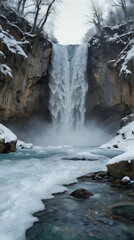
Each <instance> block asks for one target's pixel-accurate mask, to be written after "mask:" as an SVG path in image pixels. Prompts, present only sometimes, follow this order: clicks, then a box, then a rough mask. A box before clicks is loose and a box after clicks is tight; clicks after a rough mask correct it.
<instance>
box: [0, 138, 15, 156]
mask: <svg viewBox="0 0 134 240" xmlns="http://www.w3.org/2000/svg"><path fill="white" fill-rule="evenodd" d="M16 142H17V141H11V142H7V143H6V142H5V141H4V140H0V153H9V152H16Z"/></svg>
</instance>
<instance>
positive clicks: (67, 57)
mask: <svg viewBox="0 0 134 240" xmlns="http://www.w3.org/2000/svg"><path fill="white" fill-rule="evenodd" d="M87 53H88V44H84V45H80V46H78V45H75V46H72V45H70V46H61V45H58V44H53V49H52V60H51V68H50V71H49V75H50V81H49V87H50V100H49V109H50V112H51V116H52V121H53V125H54V127H55V128H63V129H71V128H76V129H77V128H81V127H82V126H83V124H84V115H85V97H86V93H87V90H88V84H87V82H86V67H87Z"/></svg>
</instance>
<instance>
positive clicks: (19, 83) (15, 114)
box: [0, 12, 51, 121]
mask: <svg viewBox="0 0 134 240" xmlns="http://www.w3.org/2000/svg"><path fill="white" fill-rule="evenodd" d="M5 16H6V17H5ZM9 19H10V21H9ZM29 30H30V26H29V24H28V22H26V21H25V20H24V19H21V18H19V17H18V16H17V15H16V14H15V13H14V12H10V14H7V12H6V13H5V14H4V16H3V15H1V16H0V120H1V121H3V120H6V119H11V118H14V119H15V118H16V119H18V118H25V117H29V116H30V115H33V114H35V113H39V112H40V111H42V113H43V114H44V116H46V118H48V114H49V111H48V99H49V96H48V95H49V88H48V76H47V75H48V74H47V73H48V65H49V59H50V54H51V43H50V42H49V41H47V40H46V39H44V37H42V36H40V37H38V39H36V37H35V36H33V35H30V34H27V33H26V32H25V31H29Z"/></svg>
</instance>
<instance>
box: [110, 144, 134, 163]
mask: <svg viewBox="0 0 134 240" xmlns="http://www.w3.org/2000/svg"><path fill="white" fill-rule="evenodd" d="M132 160H134V145H133V147H132V148H131V149H129V150H128V151H126V152H125V153H123V154H121V155H119V156H117V157H114V158H112V159H110V160H109V161H108V162H107V165H108V164H114V163H118V162H121V161H128V162H129V163H131V161H132Z"/></svg>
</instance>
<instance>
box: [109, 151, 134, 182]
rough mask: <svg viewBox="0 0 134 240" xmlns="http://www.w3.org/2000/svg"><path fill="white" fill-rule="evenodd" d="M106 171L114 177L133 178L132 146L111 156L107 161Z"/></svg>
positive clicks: (133, 160) (133, 158)
mask: <svg viewBox="0 0 134 240" xmlns="http://www.w3.org/2000/svg"><path fill="white" fill-rule="evenodd" d="M107 169H108V171H107V173H108V174H109V175H111V176H112V177H115V178H123V177H124V176H128V177H130V178H134V146H133V147H132V148H131V149H129V150H128V151H127V152H125V153H123V154H121V155H119V156H117V157H114V158H112V159H111V160H109V161H108V163H107Z"/></svg>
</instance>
